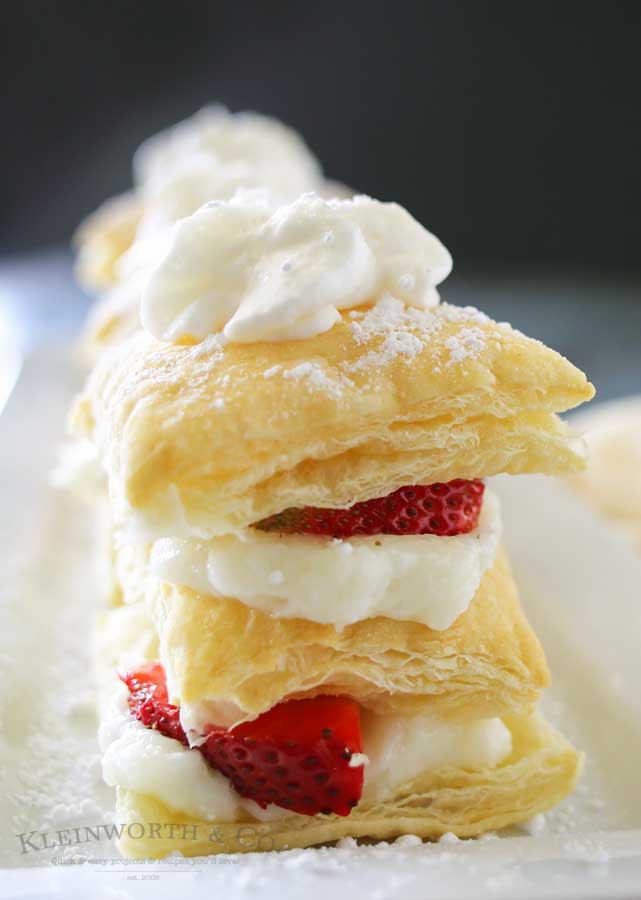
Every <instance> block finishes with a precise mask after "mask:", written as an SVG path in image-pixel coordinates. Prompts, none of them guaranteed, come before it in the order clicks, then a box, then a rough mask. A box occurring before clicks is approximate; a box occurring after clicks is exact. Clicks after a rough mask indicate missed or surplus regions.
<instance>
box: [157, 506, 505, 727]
mask: <svg viewBox="0 0 641 900" xmlns="http://www.w3.org/2000/svg"><path fill="white" fill-rule="evenodd" d="M501 530H502V527H501V514H500V508H499V501H498V499H497V497H496V496H495V495H494V494H493V493H492V492H491V491H489V490H487V489H486V491H485V494H484V497H483V507H482V509H481V514H480V517H479V522H478V525H477V527H476V528H475V529H474V530H473V531H471V532H470V533H469V534H459V535H455V536H453V537H442V536H439V535H432V534H423V535H386V534H380V535H372V536H358V537H353V538H349V539H346V540H330V539H328V538H325V537H314V536H312V535H286V536H283V535H279V534H271V533H267V532H261V531H257V530H256V529H252V528H249V529H245V530H244V531H242V532H240V533H238V534H236V535H227V536H224V537H219V538H213V539H212V540H210V541H206V542H199V541H191V540H180V539H176V538H164V539H161V540H158V541H156V542H155V544H154V546H153V549H152V552H151V562H150V569H151V573H152V574H153V575H156V576H158V577H159V578H161V579H163V580H164V581H169V582H172V583H174V584H181V585H185V586H187V587H190V588H193V589H194V590H196V591H201V592H203V593H206V594H213V595H214V596H221V597H235V598H236V599H238V600H240V601H241V602H242V603H244V604H246V605H247V606H251V607H253V608H254V609H260V610H262V611H263V612H265V613H268V614H269V615H272V616H276V617H282V618H296V617H299V618H303V619H308V620H311V621H312V622H322V623H325V624H331V625H333V626H334V627H335V628H337V629H342V628H344V627H345V626H346V625H350V624H351V623H353V622H359V621H361V620H363V619H371V618H374V617H375V616H387V617H388V618H391V619H401V620H406V621H413V622H420V623H422V624H424V625H427V626H428V627H429V628H433V629H436V630H438V631H441V630H443V629H445V628H449V627H450V625H451V624H452V623H453V622H454V621H455V619H457V618H458V616H460V615H461V613H462V612H464V611H465V610H466V609H467V607H468V606H469V604H470V603H471V602H472V600H473V598H474V595H475V594H476V592H477V590H478V587H479V584H480V582H481V578H482V577H483V574H484V573H485V571H486V570H487V569H488V568H490V567H491V565H492V564H493V562H494V559H495V556H496V551H497V548H498V544H499V541H500V537H501ZM210 721H211V720H210Z"/></svg>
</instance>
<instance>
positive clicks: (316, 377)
mask: <svg viewBox="0 0 641 900" xmlns="http://www.w3.org/2000/svg"><path fill="white" fill-rule="evenodd" d="M283 378H286V379H291V378H294V379H296V380H299V379H305V382H306V383H307V386H308V387H309V388H310V389H312V390H317V391H324V392H325V393H326V394H328V395H329V396H330V397H340V396H341V394H342V393H343V385H342V384H341V383H340V382H338V381H337V380H336V379H335V378H330V377H329V376H328V375H327V374H326V372H324V371H323V369H322V368H321V366H320V365H319V364H318V363H314V362H302V363H299V364H298V365H297V366H294V368H293V369H285V371H284V372H283Z"/></svg>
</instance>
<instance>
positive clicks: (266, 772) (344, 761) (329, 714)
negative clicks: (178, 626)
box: [122, 663, 363, 816]
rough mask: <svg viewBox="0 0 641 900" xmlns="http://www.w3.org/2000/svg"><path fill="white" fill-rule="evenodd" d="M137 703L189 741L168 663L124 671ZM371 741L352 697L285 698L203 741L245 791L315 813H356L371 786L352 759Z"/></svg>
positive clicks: (262, 800) (141, 716)
mask: <svg viewBox="0 0 641 900" xmlns="http://www.w3.org/2000/svg"><path fill="white" fill-rule="evenodd" d="M122 680H123V681H124V682H125V684H126V685H127V687H128V688H129V710H130V712H131V714H132V715H133V716H135V718H137V719H138V720H139V721H140V722H142V723H143V725H146V726H147V727H148V728H156V729H157V730H158V731H160V733H161V734H164V735H165V736H166V737H171V738H174V739H175V740H178V741H180V743H182V744H185V745H187V743H188V742H187V737H186V735H185V732H184V730H183V728H182V726H181V724H180V718H179V709H178V707H177V706H174V705H172V704H171V703H169V702H168V695H167V685H166V680H165V672H164V669H163V667H162V666H161V665H160V663H146V664H145V665H143V666H140V667H139V668H138V669H136V670H134V671H132V672H129V673H127V674H126V675H125V676H123V679H122ZM362 748H363V741H362V736H361V727H360V712H359V707H358V704H357V703H356V702H355V701H354V700H350V699H349V698H348V697H325V696H321V697H314V698H311V699H307V700H289V701H285V702H284V703H279V704H278V705H277V706H274V707H273V708H272V709H270V710H268V711H267V712H266V713H263V714H262V715H261V716H259V717H258V718H257V719H255V720H254V721H253V722H244V723H243V724H242V725H237V726H236V727H235V728H232V729H230V730H226V729H224V728H221V727H218V726H215V725H214V726H210V727H209V728H208V729H207V740H206V741H205V742H204V743H203V744H201V745H200V747H199V748H198V749H199V750H200V752H201V753H202V754H203V756H204V757H205V759H206V760H207V761H208V762H209V764H210V765H211V766H213V767H214V768H215V769H218V770H219V771H220V772H222V773H223V774H224V775H226V776H227V777H228V778H229V779H230V781H231V782H232V784H233V785H234V788H235V789H236V791H238V793H239V794H240V795H241V796H243V797H250V798H251V799H252V800H255V801H256V803H258V804H259V805H260V806H261V807H262V808H263V809H264V808H265V807H266V806H267V804H268V803H273V804H275V805H276V806H282V807H284V808H285V809H289V810H291V811H292V812H297V813H302V814H303V815H307V816H314V815H316V814H317V813H324V814H326V815H329V814H330V813H336V814H337V815H339V816H348V815H349V814H350V812H351V811H352V809H353V808H354V807H355V806H356V805H357V804H358V801H359V800H360V797H361V793H362V790H363V766H362V765H357V766H351V765H350V762H351V760H352V756H353V754H355V753H360V752H361V751H362Z"/></svg>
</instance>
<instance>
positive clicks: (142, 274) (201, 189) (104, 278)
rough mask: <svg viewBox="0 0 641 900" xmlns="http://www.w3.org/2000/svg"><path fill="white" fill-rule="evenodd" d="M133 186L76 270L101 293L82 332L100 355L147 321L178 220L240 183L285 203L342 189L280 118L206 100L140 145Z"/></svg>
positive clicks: (99, 220) (87, 349)
mask: <svg viewBox="0 0 641 900" xmlns="http://www.w3.org/2000/svg"><path fill="white" fill-rule="evenodd" d="M133 174H134V188H133V190H131V191H130V192H128V193H127V194H124V195H122V196H120V197H116V198H113V199H111V200H109V201H107V202H106V203H105V204H103V206H101V207H100V208H99V209H98V210H97V211H96V212H95V213H93V215H91V216H90V217H89V218H88V219H87V220H86V222H84V223H83V224H82V226H81V227H80V228H79V229H78V233H77V235H76V243H77V248H78V263H77V274H78V277H79V280H80V282H81V283H82V284H83V286H84V287H85V288H87V289H88V290H89V291H90V292H91V293H98V294H99V295H100V298H99V301H98V303H96V304H95V306H94V308H93V310H92V313H91V316H90V318H89V321H88V323H87V328H86V333H85V336H84V348H83V349H84V354H85V356H86V357H87V358H88V359H89V361H95V359H96V358H97V357H98V356H99V355H100V353H101V352H102V351H103V350H104V349H105V348H106V347H109V346H112V345H113V344H115V343H117V342H118V341H120V340H123V339H124V338H126V337H127V336H128V335H129V334H131V332H132V331H134V330H136V329H137V328H138V327H139V326H140V320H139V308H140V296H141V291H142V286H143V284H144V282H145V279H146V277H147V274H148V270H149V267H150V266H152V265H153V264H154V262H155V260H157V259H158V257H159V256H160V255H162V253H163V252H164V249H165V248H166V247H167V244H168V242H169V240H170V237H171V228H172V226H173V225H174V223H175V222H177V221H178V220H179V219H181V218H184V217H185V216H188V215H190V214H191V213H194V212H195V211H196V210H197V209H198V208H199V207H200V206H202V204H203V203H206V202H209V201H211V200H229V199H230V198H231V197H232V196H233V195H234V194H235V193H236V191H237V190H241V189H242V190H253V189H268V190H269V191H270V194H271V196H272V197H273V198H274V199H275V200H277V201H278V202H287V201H291V200H294V199H295V198H296V197H297V196H299V195H300V194H302V193H303V192H305V191H318V192H319V193H321V194H322V193H328V194H331V195H332V196H333V195H335V194H337V193H342V194H345V193H346V191H345V188H344V187H343V186H341V185H337V184H332V183H331V182H327V181H325V180H324V179H323V175H322V171H321V167H320V164H319V163H318V160H317V159H316V158H315V157H314V156H313V155H312V154H311V153H310V151H309V150H308V148H307V147H306V146H305V144H304V142H303V140H302V139H301V138H300V136H299V135H298V134H297V133H296V132H295V131H293V130H292V129H291V128H289V127H288V126H286V125H284V124H283V123H282V122H278V121H277V120H275V119H271V118H268V117H267V116H262V115H258V114H257V113H236V114H232V113H229V112H228V111H227V110H226V109H225V108H224V107H222V106H208V107H205V108H204V109H202V110H200V112H198V113H196V114H195V115H194V116H192V117H191V118H190V119H187V120H186V121H184V122H180V123H178V124H177V125H175V126H173V127H172V128H169V129H167V130H166V131H164V132H161V133H160V134H157V135H154V137H151V138H149V139H148V140H147V141H145V143H143V144H142V145H141V146H140V147H139V149H138V151H137V152H136V154H135V156H134V165H133Z"/></svg>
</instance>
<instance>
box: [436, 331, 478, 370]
mask: <svg viewBox="0 0 641 900" xmlns="http://www.w3.org/2000/svg"><path fill="white" fill-rule="evenodd" d="M445 346H446V348H447V349H448V350H449V353H450V356H449V359H448V361H447V365H448V366H453V365H455V364H456V363H462V362H467V361H469V360H472V359H477V358H478V357H479V356H480V355H481V353H482V352H483V351H484V350H485V347H486V343H485V335H484V333H483V332H482V331H481V329H480V328H477V327H475V326H473V327H472V328H463V329H462V331H461V333H460V334H458V335H456V336H452V337H450V338H448V339H447V340H446V341H445Z"/></svg>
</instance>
